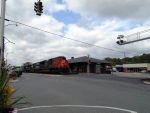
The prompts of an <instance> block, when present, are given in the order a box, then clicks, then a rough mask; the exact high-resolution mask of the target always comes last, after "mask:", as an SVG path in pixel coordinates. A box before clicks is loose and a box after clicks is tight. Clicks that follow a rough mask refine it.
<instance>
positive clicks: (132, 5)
mask: <svg viewBox="0 0 150 113" xmlns="http://www.w3.org/2000/svg"><path fill="white" fill-rule="evenodd" d="M63 1H64V2H65V3H66V4H67V7H68V9H69V10H72V11H74V12H76V13H80V14H81V15H83V16H86V15H97V16H98V17H99V18H110V19H112V18H120V19H148V18H149V16H148V15H149V13H150V11H149V6H150V5H149V4H150V1H149V0H144V1H141V0H125V1H120V0H115V1H114V0H94V1H92V0H82V1H81V0H71V1H70V0H63Z"/></svg>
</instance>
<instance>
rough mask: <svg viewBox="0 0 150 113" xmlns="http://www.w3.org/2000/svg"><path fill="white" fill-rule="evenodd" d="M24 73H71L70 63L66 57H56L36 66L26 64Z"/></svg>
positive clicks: (35, 64)
mask: <svg viewBox="0 0 150 113" xmlns="http://www.w3.org/2000/svg"><path fill="white" fill-rule="evenodd" d="M23 71H24V72H31V73H60V74H68V73H70V69H69V64H68V61H67V60H66V58H65V57H64V56H59V57H55V58H52V59H49V60H44V61H41V62H37V63H34V64H28V63H27V64H24V66H23Z"/></svg>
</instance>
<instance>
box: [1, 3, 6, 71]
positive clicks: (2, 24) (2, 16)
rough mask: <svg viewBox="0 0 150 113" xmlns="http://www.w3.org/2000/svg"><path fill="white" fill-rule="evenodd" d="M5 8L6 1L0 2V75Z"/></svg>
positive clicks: (2, 56)
mask: <svg viewBox="0 0 150 113" xmlns="http://www.w3.org/2000/svg"><path fill="white" fill-rule="evenodd" d="M5 6H6V0H1V21H0V22H1V23H0V49H1V51H0V74H2V71H1V69H2V66H3V65H2V64H3V58H4V54H3V53H4V52H3V51H4V50H3V49H4V24H5Z"/></svg>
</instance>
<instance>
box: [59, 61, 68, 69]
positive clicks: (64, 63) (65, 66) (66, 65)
mask: <svg viewBox="0 0 150 113" xmlns="http://www.w3.org/2000/svg"><path fill="white" fill-rule="evenodd" d="M61 66H62V67H63V68H67V67H68V62H67V61H66V60H63V61H61Z"/></svg>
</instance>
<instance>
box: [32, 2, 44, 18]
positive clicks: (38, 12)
mask: <svg viewBox="0 0 150 113" xmlns="http://www.w3.org/2000/svg"><path fill="white" fill-rule="evenodd" d="M34 11H35V12H36V15H39V16H41V13H43V5H42V2H40V1H38V2H35V3H34Z"/></svg>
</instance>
